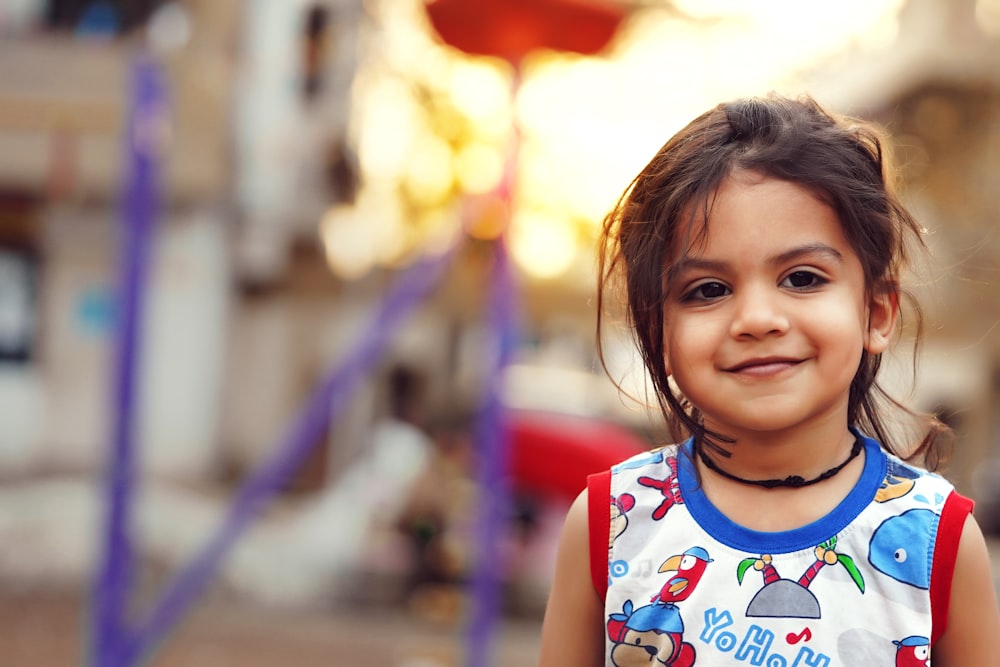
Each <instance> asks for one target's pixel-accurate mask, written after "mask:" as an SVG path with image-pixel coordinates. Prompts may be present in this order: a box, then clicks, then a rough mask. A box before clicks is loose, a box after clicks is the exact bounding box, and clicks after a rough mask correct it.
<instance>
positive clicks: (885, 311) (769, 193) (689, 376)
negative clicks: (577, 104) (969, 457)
mask: <svg viewBox="0 0 1000 667" xmlns="http://www.w3.org/2000/svg"><path fill="white" fill-rule="evenodd" d="M919 234H920V228H919V226H918V225H917V223H916V222H915V221H914V220H913V218H912V217H911V216H910V215H909V213H908V212H907V211H906V210H905V209H904V208H903V206H902V205H901V203H900V202H899V200H898V199H897V198H896V197H895V196H894V195H893V193H892V192H891V190H890V188H889V186H888V184H887V177H886V173H885V170H884V167H883V155H882V148H881V144H880V142H879V139H878V136H877V135H876V134H875V132H874V131H873V130H872V129H870V128H867V127H865V126H863V125H862V124H860V123H858V122H853V121H848V120H846V119H839V118H835V117H833V116H832V115H830V114H828V113H827V112H825V111H824V110H822V109H821V108H820V107H819V106H818V105H817V104H816V103H815V102H813V101H812V100H811V99H808V98H804V99H801V100H790V99H785V98H781V97H778V96H769V97H767V98H765V99H749V100H743V101H738V102H733V103H729V104H722V105H719V106H717V107H716V108H714V109H712V110H711V111H709V112H707V113H705V114H704V115H702V116H700V117H699V118H697V119H696V120H694V121H693V122H692V123H691V124H690V125H688V126H687V127H686V128H685V129H683V130H682V131H681V132H680V133H678V134H677V135H676V136H674V137H673V138H672V139H671V140H670V141H669V142H667V144H666V145H665V146H664V147H663V148H662V149H661V150H660V152H659V153H658V154H657V155H656V156H655V157H654V158H653V160H652V161H651V162H650V163H649V165H648V166H647V167H646V168H645V169H643V171H642V172H641V173H640V174H639V175H638V176H637V177H636V179H635V180H634V181H633V183H632V184H631V186H630V188H629V189H628V190H627V191H626V193H625V195H623V197H622V199H621V200H620V201H619V203H618V205H617V207H616V208H615V209H614V210H613V211H612V212H611V214H610V215H609V216H608V218H607V219H606V221H605V226H604V231H603V235H602V248H603V251H604V252H603V253H602V261H601V267H600V269H601V270H600V284H599V294H600V295H603V294H604V292H605V291H606V290H607V289H609V288H610V287H612V286H613V284H615V283H614V282H613V281H614V280H615V279H616V278H620V280H621V283H620V284H621V287H622V288H623V289H624V293H625V296H626V305H627V312H628V317H629V322H630V324H631V325H632V328H633V330H634V336H635V338H636V341H637V343H638V346H639V350H640V352H641V354H642V358H643V362H644V364H645V366H646V369H647V371H648V373H649V375H650V377H651V379H652V383H653V387H654V388H655V391H656V396H657V399H658V403H659V406H660V408H661V410H662V412H663V414H664V416H665V417H666V419H667V422H668V424H669V426H670V427H671V433H672V435H674V436H675V437H676V439H678V440H682V442H681V444H679V445H673V446H668V447H663V448H660V449H657V450H654V451H652V452H649V453H646V454H642V455H639V456H637V457H634V458H631V459H629V460H627V461H624V462H623V463H620V464H618V465H616V466H614V467H613V468H612V469H611V470H610V471H608V472H606V473H603V474H598V475H594V476H592V477H591V478H590V479H589V480H588V489H587V490H585V491H584V492H583V493H582V494H581V495H580V496H579V498H578V499H577V500H576V502H575V503H574V504H573V505H572V507H571V509H570V510H569V514H568V517H567V519H566V526H565V530H564V534H563V537H562V539H561V543H560V548H559V555H558V558H557V567H556V573H555V577H554V580H553V584H552V589H551V594H550V599H549V604H548V608H547V610H546V614H545V622H544V624H543V629H542V646H541V660H540V665H541V666H542V667H556V666H558V667H565V666H566V665H573V666H574V667H577V666H580V665H615V666H617V667H630V666H632V665H678V666H682V667H689V666H691V665H695V664H697V665H698V666H699V667H712V666H721V665H727V666H728V665H740V664H744V663H746V664H750V665H767V666H769V667H782V666H783V667H791V666H805V665H823V666H826V667H834V666H845V667H877V666H881V665H886V666H896V667H899V666H903V665H905V666H916V665H921V666H926V665H930V664H931V659H932V658H931V656H933V664H934V665H935V667H941V666H945V667H949V666H956V665H961V666H971V665H976V666H987V665H1000V613H998V607H997V600H996V595H995V592H994V588H993V580H992V578H991V574H990V569H989V559H988V555H987V551H986V545H985V541H984V539H983V536H982V533H981V531H980V530H979V528H978V526H977V524H976V522H975V521H974V519H973V518H972V515H971V509H972V503H971V501H969V500H968V499H966V498H964V497H962V496H960V495H958V494H957V493H956V492H955V491H954V489H953V488H952V487H951V485H950V484H948V482H946V481H945V480H944V479H943V478H941V477H939V476H937V475H934V474H932V473H929V472H927V471H926V470H925V469H923V468H921V467H918V466H917V465H916V462H917V461H919V462H920V463H921V464H922V465H923V466H925V467H929V468H931V469H933V467H934V466H935V465H936V463H937V460H938V450H939V448H940V441H941V440H942V437H945V436H947V435H948V434H947V429H946V428H945V427H944V426H943V425H941V424H940V423H939V422H937V421H936V420H935V419H933V418H931V417H922V416H920V415H917V414H916V413H913V412H910V411H906V412H905V413H903V414H904V416H906V415H908V416H909V417H910V418H916V419H920V422H919V423H920V425H921V428H922V430H923V433H924V435H923V437H922V439H921V441H920V444H919V445H918V446H916V447H910V446H907V445H906V443H900V442H897V440H896V439H897V438H898V434H899V433H901V432H906V429H903V428H899V426H900V422H898V421H896V422H893V423H892V424H891V425H890V423H889V422H887V420H886V417H885V416H884V415H883V414H882V412H883V409H884V408H885V407H886V406H895V407H898V408H902V406H900V405H899V404H897V403H895V402H894V401H892V400H891V399H889V398H888V397H887V396H886V395H885V394H884V393H882V391H881V389H880V388H879V386H878V385H877V384H876V382H875V377H876V373H877V371H878V368H879V360H880V358H881V354H882V352H883V351H885V350H886V348H887V347H888V345H889V343H890V339H891V338H892V336H893V335H894V332H895V330H896V328H897V324H898V320H899V302H900V298H901V297H902V296H903V292H902V291H901V288H900V285H899V278H900V273H901V270H902V269H903V268H904V266H905V260H906V249H907V247H908V244H909V243H910V242H912V241H916V242H917V243H918V244H919V243H921V241H920V238H919ZM602 301H603V300H602ZM599 310H600V309H599ZM918 314H919V313H918ZM598 331H600V324H599V326H598ZM911 430H912V429H911Z"/></svg>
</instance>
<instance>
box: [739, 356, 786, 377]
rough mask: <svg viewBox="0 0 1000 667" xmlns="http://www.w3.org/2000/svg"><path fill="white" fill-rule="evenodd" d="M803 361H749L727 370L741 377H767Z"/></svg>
mask: <svg viewBox="0 0 1000 667" xmlns="http://www.w3.org/2000/svg"><path fill="white" fill-rule="evenodd" d="M801 361H802V360H801V359H790V358H787V357H766V358H760V359H749V360H747V361H743V362H740V363H738V364H736V365H735V366H730V367H729V368H727V369H725V370H726V372H728V373H738V374H740V375H754V376H767V375H774V374H776V373H780V372H781V371H783V370H786V369H788V368H791V367H792V366H796V365H798V364H799V363H801Z"/></svg>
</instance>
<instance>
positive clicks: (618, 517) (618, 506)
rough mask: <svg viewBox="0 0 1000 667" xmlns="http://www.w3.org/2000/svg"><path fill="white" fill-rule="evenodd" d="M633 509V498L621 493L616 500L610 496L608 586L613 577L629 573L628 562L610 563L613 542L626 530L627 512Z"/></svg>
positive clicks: (630, 495)
mask: <svg viewBox="0 0 1000 667" xmlns="http://www.w3.org/2000/svg"><path fill="white" fill-rule="evenodd" d="M633 507H635V496H633V495H632V494H631V493H623V494H621V495H620V496H618V497H617V498H615V497H614V496H611V530H610V532H609V533H608V586H611V584H612V583H614V578H615V577H624V576H625V575H626V574H628V572H629V569H630V568H629V564H628V561H625V560H616V561H612V560H611V556H612V554H613V550H614V545H615V540H617V539H618V537H619V536H620V535H621V534H622V533H624V532H625V529H627V528H628V514H627V513H628V511H629V510H631V509H632V508H633Z"/></svg>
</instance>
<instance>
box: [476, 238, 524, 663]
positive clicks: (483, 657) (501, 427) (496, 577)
mask: <svg viewBox="0 0 1000 667" xmlns="http://www.w3.org/2000/svg"><path fill="white" fill-rule="evenodd" d="M494 247H495V250H496V254H495V258H494V267H493V281H492V284H491V290H492V294H491V299H490V307H489V324H490V333H491V346H490V349H489V350H488V355H487V364H486V367H485V373H486V383H485V387H484V396H483V401H482V404H481V405H480V408H479V413H478V415H477V419H476V433H475V437H476V445H477V447H476V450H477V451H476V454H477V456H476V469H477V481H478V487H477V488H478V490H479V500H478V505H479V506H478V512H477V515H478V521H477V522H476V528H475V538H474V544H475V547H476V552H475V562H474V563H473V571H472V581H471V603H472V609H471V618H470V619H469V625H468V629H467V640H466V646H467V647H468V648H467V653H466V663H465V664H466V665H468V667H487V666H488V665H490V664H491V663H492V660H493V638H494V635H495V627H496V621H497V616H498V612H499V611H500V606H501V602H502V601H501V599H500V592H501V590H500V588H501V585H502V583H503V582H502V577H503V576H504V575H505V570H506V563H505V562H504V559H503V549H502V542H503V539H504V537H505V535H506V532H507V526H508V520H509V518H510V515H511V493H510V484H509V478H508V468H509V466H508V463H509V450H510V448H509V434H508V429H507V424H506V422H505V420H504V413H503V407H504V406H503V400H502V396H501V386H502V381H503V371H504V369H505V368H506V367H507V365H508V364H509V363H510V360H511V357H512V356H513V353H514V347H515V336H516V327H515V317H514V311H515V308H514V301H515V289H514V281H513V276H512V272H511V268H510V260H509V258H508V256H507V249H506V247H505V246H504V241H503V237H501V238H499V239H497V241H496V244H495V246H494Z"/></svg>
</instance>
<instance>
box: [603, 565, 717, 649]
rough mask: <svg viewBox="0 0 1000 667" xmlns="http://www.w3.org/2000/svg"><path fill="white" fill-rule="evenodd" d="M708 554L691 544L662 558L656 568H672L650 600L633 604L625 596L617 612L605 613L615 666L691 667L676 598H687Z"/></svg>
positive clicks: (697, 580)
mask: <svg viewBox="0 0 1000 667" xmlns="http://www.w3.org/2000/svg"><path fill="white" fill-rule="evenodd" d="M711 562H712V558H711V557H710V556H709V555H708V551H706V550H705V549H704V548H702V547H698V546H695V547H691V548H690V549H687V550H686V551H684V553H682V554H677V555H675V556H671V557H670V558H668V559H666V560H665V561H663V564H662V565H661V566H660V568H659V572H673V573H674V574H673V575H672V576H670V577H669V578H668V579H667V581H666V583H664V585H663V588H661V589H660V592H659V593H657V594H656V595H654V596H653V598H652V600H651V602H650V604H648V605H644V606H642V607H638V608H635V607H634V605H633V604H632V601H631V600H627V601H626V602H625V604H624V606H623V608H622V611H621V612H618V613H614V614H611V615H610V616H609V617H608V622H607V628H608V638H609V639H610V640H611V641H612V643H613V644H614V646H613V647H612V649H611V662H612V663H613V664H614V665H616V667H635V666H638V665H649V664H651V663H652V664H660V665H671V666H676V667H691V666H692V665H694V662H695V650H694V646H693V645H692V644H690V643H689V642H685V641H684V621H683V619H682V618H681V612H680V608H679V607H678V606H677V604H676V603H677V602H682V601H683V600H686V599H688V598H689V597H690V596H691V594H692V593H693V592H694V590H695V588H696V587H697V585H698V582H699V581H701V577H702V575H703V574H704V572H705V568H706V567H707V566H708V564H709V563H711Z"/></svg>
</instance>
